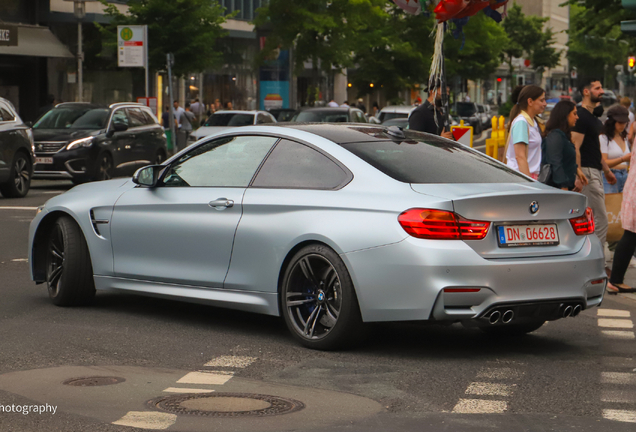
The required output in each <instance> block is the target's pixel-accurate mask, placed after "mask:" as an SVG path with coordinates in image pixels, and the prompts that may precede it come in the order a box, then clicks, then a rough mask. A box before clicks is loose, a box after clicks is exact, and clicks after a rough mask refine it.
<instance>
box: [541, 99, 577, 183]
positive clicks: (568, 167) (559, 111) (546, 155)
mask: <svg viewBox="0 0 636 432" xmlns="http://www.w3.org/2000/svg"><path fill="white" fill-rule="evenodd" d="M578 119H579V115H578V113H577V110H576V104H575V103H574V102H571V101H568V100H564V101H561V102H559V103H557V104H556V105H555V106H554V109H553V110H552V113H551V114H550V119H549V120H548V124H546V127H545V133H546V137H545V139H544V140H543V143H542V144H541V153H542V160H541V164H542V165H543V164H550V167H551V169H552V175H551V177H550V178H549V179H548V181H547V182H546V184H549V185H550V186H554V187H558V188H561V189H563V190H575V186H574V182H575V181H576V173H577V169H578V167H577V165H576V148H575V147H574V144H572V137H571V134H570V132H571V130H572V128H573V127H574V125H576V121H577V120H578ZM577 192H578V191H577Z"/></svg>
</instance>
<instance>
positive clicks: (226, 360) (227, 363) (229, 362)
mask: <svg viewBox="0 0 636 432" xmlns="http://www.w3.org/2000/svg"><path fill="white" fill-rule="evenodd" d="M256 360H257V358H256V357H245V356H220V357H217V358H214V359H212V360H210V361H209V362H207V363H206V364H204V365H203V366H207V367H235V368H245V367H248V366H249V365H251V364H252V363H254V362H255V361H256Z"/></svg>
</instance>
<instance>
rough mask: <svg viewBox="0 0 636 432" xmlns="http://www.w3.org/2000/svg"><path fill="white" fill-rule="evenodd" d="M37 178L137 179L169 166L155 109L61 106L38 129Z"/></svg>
mask: <svg viewBox="0 0 636 432" xmlns="http://www.w3.org/2000/svg"><path fill="white" fill-rule="evenodd" d="M33 135H34V139H35V172H34V174H33V177H34V178H41V179H69V180H72V181H73V183H76V184H78V183H84V182H87V181H92V180H108V179H111V178H113V177H116V176H120V175H131V174H132V173H134V172H135V170H136V169H138V168H139V167H141V166H144V165H149V164H152V163H161V162H163V161H164V160H166V155H167V149H166V136H165V134H164V131H163V128H162V127H161V126H160V125H159V123H158V121H157V118H156V117H155V116H154V114H153V113H152V111H151V110H150V108H148V107H146V106H143V105H140V104H137V103H132V102H125V103H116V104H112V105H110V106H100V105H95V104H90V103H78V102H70V103H61V104H58V105H57V106H56V107H55V108H53V109H52V110H50V111H49V112H47V113H46V114H45V115H44V116H43V117H42V118H40V120H38V121H37V123H36V124H35V125H33Z"/></svg>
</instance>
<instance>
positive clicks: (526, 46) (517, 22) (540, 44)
mask: <svg viewBox="0 0 636 432" xmlns="http://www.w3.org/2000/svg"><path fill="white" fill-rule="evenodd" d="M547 21H548V18H541V17H537V16H526V15H525V14H524V13H523V11H522V10H521V6H519V5H518V4H514V5H513V6H512V8H510V9H509V10H508V18H506V19H505V20H504V21H503V27H504V29H505V31H506V33H507V35H508V43H507V44H506V45H505V47H504V49H503V59H504V61H505V62H506V63H507V64H508V67H509V69H510V75H511V76H512V74H513V72H514V66H513V64H512V59H513V57H517V58H522V57H524V56H525V57H526V58H528V59H530V61H531V62H532V65H533V66H534V67H535V69H536V70H537V71H539V72H543V71H544V70H545V69H546V68H551V67H555V66H557V65H558V64H559V59H560V53H559V52H558V51H557V50H556V49H554V48H553V47H552V44H553V43H554V33H553V32H552V29H549V28H548V29H546V30H543V25H544V24H545V23H546V22H547Z"/></svg>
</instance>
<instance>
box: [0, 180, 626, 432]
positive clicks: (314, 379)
mask: <svg viewBox="0 0 636 432" xmlns="http://www.w3.org/2000/svg"><path fill="white" fill-rule="evenodd" d="M70 187H71V184H70V183H65V182H45V181H36V182H34V185H33V189H32V191H31V192H30V193H29V195H28V197H27V198H25V199H21V200H10V199H4V198H0V245H1V246H2V247H0V286H1V293H2V297H1V300H0V347H1V348H0V430H1V431H89V430H90V431H120V430H122V431H123V430H134V429H133V428H132V427H128V426H122V425H121V424H124V425H136V426H139V427H143V428H146V429H166V428H167V430H171V431H172V430H178V431H211V430H214V431H251V432H255V431H311V432H313V431H316V432H317V431H337V432H339V431H343V432H344V431H351V432H358V431H360V432H362V431H365V432H376V431H377V432H380V431H382V432H385V431H426V432H428V431H431V432H432V431H436V432H437V431H453V432H455V431H461V432H463V431H470V432H473V431H506V432H511V431H612V432H614V431H632V432H633V431H634V429H635V428H636V424H635V423H636V339H634V329H633V322H634V321H633V320H634V317H635V316H636V296H634V295H618V296H606V298H605V300H604V302H603V305H602V308H601V309H592V310H587V311H584V312H583V313H582V314H581V315H579V316H578V317H576V318H567V319H563V320H559V321H555V322H550V323H548V324H547V325H545V326H544V327H542V328H541V329H540V330H538V331H537V332H535V333H533V334H531V335H529V336H526V337H523V338H517V339H513V340H505V339H500V340H497V339H493V338H490V337H488V336H486V335H484V334H482V333H481V332H480V331H478V330H475V329H467V328H464V327H462V326H461V325H458V324H455V325H452V326H440V325H426V324H421V323H412V324H411V323H409V324H386V325H373V326H369V328H368V329H367V331H368V334H369V335H368V339H367V340H365V341H361V343H360V344H359V345H358V346H356V347H353V348H351V349H350V350H347V351H342V352H316V351H310V350H307V349H304V348H301V347H299V346H298V345H297V344H296V343H295V342H294V341H293V340H292V339H291V337H290V336H289V335H288V332H287V330H286V328H285V326H284V323H283V322H282V321H281V320H279V319H277V318H272V317H265V316H259V315H254V314H249V313H242V312H236V311H229V310H224V309H218V308H213V307H208V306H201V305H192V304H186V303H179V302H174V301H168V300H161V299H152V298H144V297H138V296H133V295H129V294H122V293H116V292H99V293H98V294H97V297H96V299H95V302H94V304H93V305H91V306H89V307H81V308H59V307H56V306H53V305H52V304H51V303H50V302H49V301H48V297H47V292H46V288H45V287H44V286H43V285H35V284H34V283H33V282H31V281H30V279H29V272H28V263H27V262H26V257H27V233H28V226H29V222H30V220H31V218H32V217H33V215H34V210H33V208H34V207H37V206H38V205H41V204H42V203H44V202H45V201H46V200H47V199H48V198H50V197H52V196H54V195H55V194H58V193H61V192H63V191H64V190H67V189H68V188H70ZM628 276H629V277H628V279H627V282H628V283H632V284H634V283H636V270H635V269H631V270H630V272H629V274H628ZM92 376H101V377H104V376H110V377H117V378H124V379H125V382H121V383H118V384H112V385H106V386H98V387H75V386H70V385H65V384H63V382H65V381H67V380H69V379H72V378H84V377H92ZM175 388H176V389H177V390H174V389H175ZM188 389H189V390H188ZM193 391H214V392H213V393H204V394H207V395H208V396H209V395H214V394H216V395H219V394H220V393H228V394H231V395H234V396H236V395H238V394H246V393H249V394H260V395H270V396H279V397H282V398H285V399H288V400H293V401H300V402H302V404H304V407H305V408H304V409H302V410H299V411H296V412H292V413H288V414H283V415H275V416H268V417H236V418H233V417H227V416H225V417H223V416H221V417H206V416H195V415H186V414H183V413H178V414H170V413H165V412H159V411H158V410H157V409H154V408H153V406H154V405H153V406H151V405H149V404H148V401H150V400H152V399H155V398H158V397H162V396H168V395H178V394H182V393H184V392H185V393H192V392H193ZM191 396H192V395H191ZM220 399H223V398H220ZM192 400H193V401H194V402H192V401H191V402H189V403H193V404H194V405H191V406H196V401H197V400H199V399H194V396H192ZM211 400H212V399H210V398H208V399H200V401H203V403H209V402H210V401H211ZM238 400H239V399H236V398H234V397H233V398H231V399H227V401H229V402H228V403H229V405H230V407H231V409H233V410H237V407H238V406H240V405H237V404H239V402H238ZM240 400H241V401H243V400H246V399H240ZM206 401H207V402H206ZM247 401H248V404H247V405H245V406H248V407H251V408H248V409H256V408H255V407H256V406H257V405H258V403H257V402H253V400H252V399H249V400H247ZM249 401H252V402H249ZM250 403H253V404H256V405H250ZM47 404H48V405H47ZM24 406H28V407H31V406H38V407H40V406H41V407H42V409H43V410H45V411H46V410H49V411H46V412H43V413H41V414H40V413H33V412H30V413H29V414H26V415H25V414H23V413H22V412H7V411H13V410H17V409H18V407H19V409H20V410H23V407H24ZM189 406H190V405H189ZM49 407H51V408H50V409H49ZM52 407H55V408H56V410H55V413H53V412H51V411H52ZM28 409H29V410H32V408H28ZM38 409H40V408H38Z"/></svg>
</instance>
